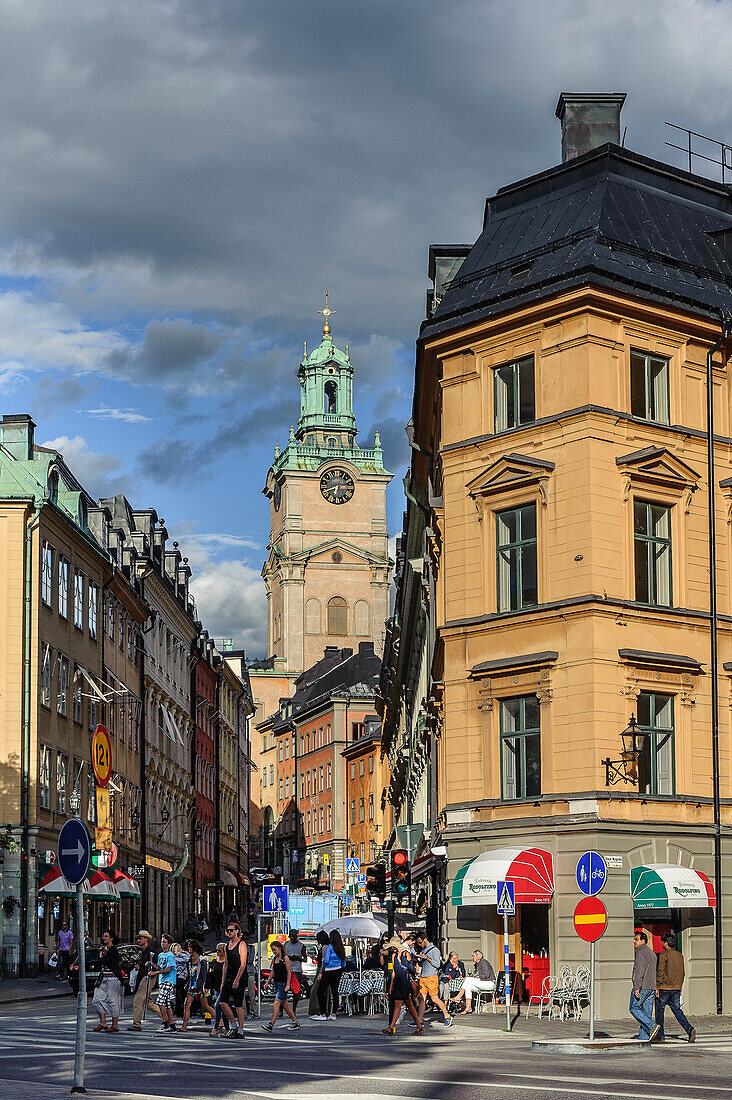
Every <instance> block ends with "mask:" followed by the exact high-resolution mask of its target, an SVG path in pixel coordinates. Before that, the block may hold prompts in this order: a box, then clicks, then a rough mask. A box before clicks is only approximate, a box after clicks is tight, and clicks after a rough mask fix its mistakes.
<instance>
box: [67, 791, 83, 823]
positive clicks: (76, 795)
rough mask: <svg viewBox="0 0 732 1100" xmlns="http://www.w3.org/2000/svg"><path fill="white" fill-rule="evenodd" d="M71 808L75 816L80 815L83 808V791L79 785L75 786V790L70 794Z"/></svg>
mask: <svg viewBox="0 0 732 1100" xmlns="http://www.w3.org/2000/svg"><path fill="white" fill-rule="evenodd" d="M69 809H70V810H71V812H72V814H73V815H74V817H78V816H79V810H80V809H81V792H80V791H79V789H78V787H74V789H73V791H72V792H71V794H70V795H69Z"/></svg>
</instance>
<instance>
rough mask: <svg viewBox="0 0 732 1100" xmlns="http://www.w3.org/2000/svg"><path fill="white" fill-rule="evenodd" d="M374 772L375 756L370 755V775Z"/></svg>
mask: <svg viewBox="0 0 732 1100" xmlns="http://www.w3.org/2000/svg"><path fill="white" fill-rule="evenodd" d="M373 772H374V758H373V756H370V757H369V775H373Z"/></svg>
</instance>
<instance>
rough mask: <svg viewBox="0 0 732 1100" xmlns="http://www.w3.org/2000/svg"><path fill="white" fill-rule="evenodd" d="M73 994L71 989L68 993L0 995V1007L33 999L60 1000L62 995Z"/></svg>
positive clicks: (30, 1001)
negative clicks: (18, 995) (28, 995)
mask: <svg viewBox="0 0 732 1100" xmlns="http://www.w3.org/2000/svg"><path fill="white" fill-rule="evenodd" d="M73 996H74V994H73V993H72V992H71V990H69V991H68V993H56V992H53V993H51V992H46V993H35V994H33V995H32V996H30V997H0V1009H1V1008H2V1007H3V1005H21V1004H32V1003H33V1002H35V1001H56V1000H60V999H61V998H62V997H73Z"/></svg>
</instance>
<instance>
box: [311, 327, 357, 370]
mask: <svg viewBox="0 0 732 1100" xmlns="http://www.w3.org/2000/svg"><path fill="white" fill-rule="evenodd" d="M330 362H333V363H337V364H338V365H339V366H341V367H350V366H351V360H350V358H349V357H348V355H346V353H345V352H343V351H341V350H340V348H337V347H336V346H335V344H334V343H333V337H332V336H331V335H330V333H327V334H325V333H324V334H323V339H322V340H321V342H320V344H319V345H318V347H317V348H316V349H315V351H311V352H310V354H309V355H303V358H302V363H301V367H306V368H307V367H319V366H323V365H325V364H326V363H330Z"/></svg>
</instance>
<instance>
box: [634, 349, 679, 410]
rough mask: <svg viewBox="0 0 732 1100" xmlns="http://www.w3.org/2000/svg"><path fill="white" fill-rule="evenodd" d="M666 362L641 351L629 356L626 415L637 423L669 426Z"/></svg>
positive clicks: (658, 356) (666, 360) (659, 357)
mask: <svg viewBox="0 0 732 1100" xmlns="http://www.w3.org/2000/svg"><path fill="white" fill-rule="evenodd" d="M668 366H669V364H668V359H663V358H662V357H661V356H660V355H648V354H647V353H646V352H643V351H631V353H630V411H631V413H632V415H633V416H637V417H639V418H640V419H641V420H653V421H655V422H656V423H657V424H669V423H670V413H669V406H670V401H669V369H668Z"/></svg>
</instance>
